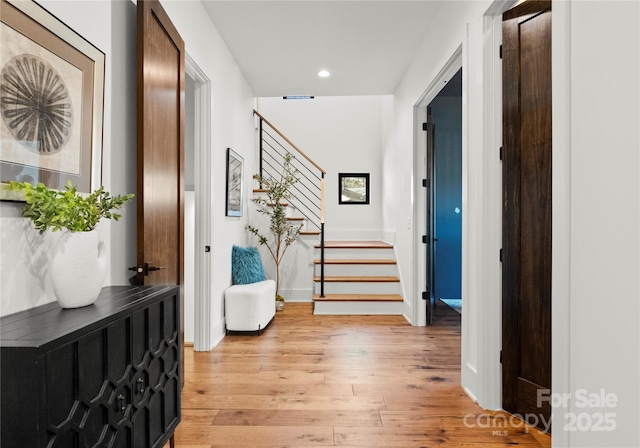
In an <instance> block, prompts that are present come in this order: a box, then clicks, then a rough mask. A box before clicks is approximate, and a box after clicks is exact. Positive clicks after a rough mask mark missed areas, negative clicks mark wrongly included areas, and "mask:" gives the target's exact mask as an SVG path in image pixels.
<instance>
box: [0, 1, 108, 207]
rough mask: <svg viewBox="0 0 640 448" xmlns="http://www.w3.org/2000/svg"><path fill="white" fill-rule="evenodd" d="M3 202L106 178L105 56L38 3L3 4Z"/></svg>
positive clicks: (92, 185)
mask: <svg viewBox="0 0 640 448" xmlns="http://www.w3.org/2000/svg"><path fill="white" fill-rule="evenodd" d="M0 8H1V14H0V33H1V34H0V35H1V40H2V45H1V46H0V71H1V76H0V183H1V185H0V200H17V201H21V200H24V194H22V195H18V194H16V193H14V192H12V191H11V188H10V186H9V182H10V181H12V180H15V181H27V182H30V183H37V182H42V183H44V184H45V185H47V186H48V187H50V188H55V189H62V188H63V187H64V185H65V184H66V183H67V181H71V182H72V183H73V185H75V186H76V187H77V188H78V191H79V192H84V193H89V192H91V191H93V190H95V189H96V188H98V187H99V186H100V184H101V174H102V128H103V107H104V78H105V55H104V53H103V52H102V51H100V50H99V49H98V48H96V47H95V46H93V45H92V44H91V43H90V42H88V41H87V40H85V39H84V38H83V37H82V36H80V35H79V34H77V33H76V32H75V31H73V30H72V29H71V28H69V27H68V26H67V25H65V24H64V23H63V22H61V21H60V20H59V19H57V18H56V17H55V16H53V15H52V14H51V13H49V12H48V11H47V10H46V9H44V8H43V7H42V6H40V5H39V4H37V3H36V2H34V1H25V0H1V3H0Z"/></svg>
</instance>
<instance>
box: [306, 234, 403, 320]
mask: <svg viewBox="0 0 640 448" xmlns="http://www.w3.org/2000/svg"><path fill="white" fill-rule="evenodd" d="M315 248H316V250H319V249H320V245H316V246H315ZM325 251H326V257H327V258H326V259H325V277H324V281H325V290H328V291H329V293H325V294H324V296H323V295H321V294H320V293H318V289H319V283H320V281H321V278H320V275H315V276H314V278H313V281H314V284H315V290H316V294H314V296H313V301H314V314H402V313H403V299H402V295H401V294H400V292H401V291H400V290H401V288H400V278H399V277H398V276H397V273H398V268H397V264H396V260H395V254H394V251H393V246H392V245H391V244H388V243H385V242H382V241H327V242H326V243H325ZM314 265H315V267H316V268H315V270H316V273H317V271H318V270H319V269H320V265H321V260H320V259H315V260H314Z"/></svg>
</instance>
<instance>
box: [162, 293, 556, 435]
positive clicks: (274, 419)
mask: <svg viewBox="0 0 640 448" xmlns="http://www.w3.org/2000/svg"><path fill="white" fill-rule="evenodd" d="M311 306H312V305H311V304H295V303H287V304H286V305H285V310H284V311H283V312H278V313H277V314H276V317H275V320H274V322H273V323H272V324H271V326H270V327H269V328H268V329H267V330H266V331H265V332H264V333H263V334H262V335H261V336H258V335H253V334H252V335H245V334H230V335H228V336H227V337H226V338H225V339H224V340H223V341H222V342H221V343H220V344H219V345H218V346H217V347H216V348H215V349H214V350H213V351H211V352H194V351H193V349H192V348H187V349H186V350H185V358H186V359H185V387H184V391H183V401H182V422H181V423H180V426H179V427H178V430H177V432H176V438H175V441H176V447H178V448H196V447H197V448H204V447H207V448H208V447H220V448H222V447H247V448H249V447H252V448H254V447H274V448H275V447H280V448H283V447H287V448H295V447H321V448H322V447H333V446H343V447H352V448H355V447H359V448H364V447H407V448H415V447H433V446H450V447H459V448H464V447H487V448H488V447H498V446H500V447H502V446H504V445H512V444H519V445H520V446H523V447H528V448H532V447H550V446H551V439H550V437H549V436H547V435H544V434H540V433H539V432H538V431H537V430H536V429H533V428H528V427H525V426H523V425H520V424H519V422H518V421H515V420H514V425H513V426H509V425H507V426H505V425H504V420H505V419H508V418H509V416H508V415H507V414H500V415H499V417H496V415H495V414H493V413H487V412H485V411H483V410H482V409H481V408H479V407H478V406H477V405H476V404H475V403H474V402H473V401H472V400H471V399H470V398H469V397H468V396H467V395H466V394H465V393H464V391H463V390H462V387H461V386H460V317H459V315H458V314H457V313H455V312H454V311H452V310H450V309H449V308H448V307H446V306H445V305H444V304H442V303H440V304H439V306H438V307H437V310H436V312H437V314H436V322H437V323H436V324H435V325H434V326H432V327H427V328H419V327H412V326H410V325H409V324H407V322H406V321H405V320H404V318H403V317H401V316H314V315H313V314H312V309H311ZM167 446H168V445H167Z"/></svg>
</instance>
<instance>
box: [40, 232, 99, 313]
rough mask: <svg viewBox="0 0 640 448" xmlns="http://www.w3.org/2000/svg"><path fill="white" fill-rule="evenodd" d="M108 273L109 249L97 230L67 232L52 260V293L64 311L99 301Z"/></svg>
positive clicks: (61, 238) (62, 237) (59, 242)
mask: <svg viewBox="0 0 640 448" xmlns="http://www.w3.org/2000/svg"><path fill="white" fill-rule="evenodd" d="M106 273H107V250H106V246H105V244H104V242H102V241H100V236H99V234H98V232H97V231H96V230H92V231H90V232H69V231H64V233H63V234H62V236H61V237H60V240H59V241H58V244H57V246H56V251H55V255H54V256H53V259H52V260H51V265H50V274H51V282H52V284H53V292H54V294H55V296H56V299H58V303H60V306H62V308H80V307H82V306H87V305H91V304H92V303H93V302H95V301H96V299H97V298H98V295H100V290H101V289H102V285H103V283H104V278H105V275H106Z"/></svg>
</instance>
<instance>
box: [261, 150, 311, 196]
mask: <svg viewBox="0 0 640 448" xmlns="http://www.w3.org/2000/svg"><path fill="white" fill-rule="evenodd" d="M274 151H275V149H274ZM275 152H276V154H278V155H279V156H282V155H281V154H280V153H279V152H277V151H275ZM265 154H266V155H267V156H269V157H270V158H271V159H272V160H273V161H274V162H275V163H276V164H278V166H280V168H284V165H283V164H281V163H280V162H279V160H278V159H276V158H275V157H274V156H273V154H271V153H269V152H268V151H266V152H265ZM265 160H266V159H265ZM269 166H271V168H273V169H274V170H275V169H276V167H274V166H273V165H271V164H270V165H269ZM298 172H299V173H300V171H298ZM300 175H301V176H303V177H304V178H305V179H307V180H308V181H309V182H301V185H302V186H304V187H305V188H306V189H307V191H308V192H309V193H310V194H312V195H314V196H315V197H316V199H318V200H320V194H319V193H320V186H316V185H315V184H313V185H314V186H315V187H316V190H317V193H316V192H315V191H314V190H312V189H311V188H309V185H308V184H309V183H312V182H313V180H312V179H309V177H308V176H307V175H305V174H304V173H300ZM318 180H320V178H318ZM318 208H319V206H318Z"/></svg>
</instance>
